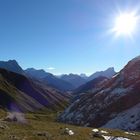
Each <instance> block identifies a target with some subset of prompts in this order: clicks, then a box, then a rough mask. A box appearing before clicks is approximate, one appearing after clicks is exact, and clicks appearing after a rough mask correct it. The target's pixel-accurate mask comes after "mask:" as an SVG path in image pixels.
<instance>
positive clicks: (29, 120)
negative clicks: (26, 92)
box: [0, 110, 140, 140]
mask: <svg viewBox="0 0 140 140" xmlns="http://www.w3.org/2000/svg"><path fill="white" fill-rule="evenodd" d="M5 116H6V112H5V111H2V110H0V118H4V117H5ZM55 117H56V114H54V113H47V114H41V113H40V114H39V113H38V114H33V113H32V114H31V113H30V114H26V115H25V118H26V124H19V123H16V122H6V121H0V140H93V139H94V140H102V139H101V138H96V137H92V136H91V132H92V129H93V128H84V127H78V126H73V125H67V124H62V123H57V122H55V120H54V119H55ZM65 128H69V129H72V130H73V131H74V133H75V134H74V135H73V136H69V135H66V134H64V133H63V132H64V130H65ZM100 130H105V131H107V132H109V134H106V135H109V136H121V137H126V138H129V139H132V140H139V139H140V133H136V132H135V134H136V135H135V136H133V135H127V134H125V133H124V132H123V131H119V130H110V129H100Z"/></svg>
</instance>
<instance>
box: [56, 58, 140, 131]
mask: <svg viewBox="0 0 140 140" xmlns="http://www.w3.org/2000/svg"><path fill="white" fill-rule="evenodd" d="M139 103H140V56H139V57H136V58H134V59H133V60H131V61H130V62H129V63H128V64H127V65H126V66H125V67H124V69H122V70H121V71H120V72H119V73H118V74H116V75H115V76H113V77H112V78H111V79H110V80H108V81H107V82H105V83H104V84H103V85H101V86H100V88H98V89H97V90H95V91H93V92H91V93H88V94H84V95H81V96H80V98H79V99H77V100H76V101H74V102H73V103H72V104H71V105H70V106H69V107H68V108H67V109H66V110H65V111H64V112H63V113H62V114H61V115H60V117H59V118H58V120H59V121H62V122H67V123H71V124H78V125H85V126H94V127H102V126H103V127H109V128H120V129H125V130H139V129H140V116H139V115H140V110H139V109H138V107H139ZM131 110H132V112H131ZM133 110H134V111H133ZM129 112H131V115H130V113H129ZM127 114H129V115H127ZM126 120H127V121H126ZM116 121H117V122H120V123H115V122H116ZM124 125H125V126H124Z"/></svg>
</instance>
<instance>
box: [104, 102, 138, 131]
mask: <svg viewBox="0 0 140 140" xmlns="http://www.w3.org/2000/svg"><path fill="white" fill-rule="evenodd" d="M139 118H140V103H139V104H137V105H135V106H134V107H132V108H130V109H128V110H125V111H123V112H121V113H119V114H118V115H117V116H116V117H115V118H114V119H112V120H110V121H108V122H107V123H106V124H105V125H104V126H102V127H104V128H117V129H124V130H135V129H136V128H137V127H138V125H139V124H140V119H139Z"/></svg>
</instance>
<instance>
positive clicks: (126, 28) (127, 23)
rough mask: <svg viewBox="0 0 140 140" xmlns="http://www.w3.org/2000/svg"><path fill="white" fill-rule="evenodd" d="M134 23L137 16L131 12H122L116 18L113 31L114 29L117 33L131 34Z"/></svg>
mask: <svg viewBox="0 0 140 140" xmlns="http://www.w3.org/2000/svg"><path fill="white" fill-rule="evenodd" d="M136 25H137V17H136V16H135V15H134V14H133V13H123V14H120V16H118V17H117V18H116V20H115V25H114V29H113V31H115V32H116V34H117V35H120V34H123V35H131V34H132V33H133V32H134V30H135V28H136Z"/></svg>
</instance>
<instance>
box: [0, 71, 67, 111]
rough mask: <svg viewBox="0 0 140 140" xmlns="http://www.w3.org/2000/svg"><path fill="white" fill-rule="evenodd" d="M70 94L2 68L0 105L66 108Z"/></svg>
mask: <svg viewBox="0 0 140 140" xmlns="http://www.w3.org/2000/svg"><path fill="white" fill-rule="evenodd" d="M68 99H69V96H67V95H65V94H64V93H61V92H60V91H58V90H56V89H54V88H51V87H49V86H47V85H43V84H42V83H40V82H39V81H34V80H32V79H30V78H28V77H26V76H23V75H20V74H17V73H13V72H10V71H7V70H4V69H0V106H1V107H3V108H4V109H8V110H13V109H14V110H15V109H18V110H22V111H24V112H25V111H30V112H33V111H37V110H40V109H41V110H42V109H43V110H44V109H46V108H48V109H51V110H59V109H64V108H65V107H66V105H67V103H68Z"/></svg>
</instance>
